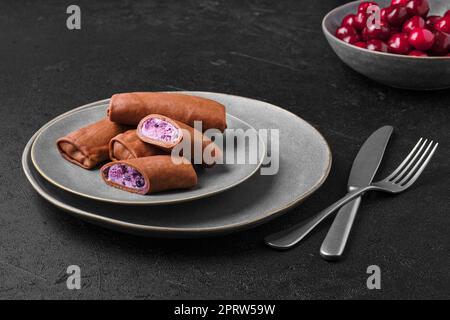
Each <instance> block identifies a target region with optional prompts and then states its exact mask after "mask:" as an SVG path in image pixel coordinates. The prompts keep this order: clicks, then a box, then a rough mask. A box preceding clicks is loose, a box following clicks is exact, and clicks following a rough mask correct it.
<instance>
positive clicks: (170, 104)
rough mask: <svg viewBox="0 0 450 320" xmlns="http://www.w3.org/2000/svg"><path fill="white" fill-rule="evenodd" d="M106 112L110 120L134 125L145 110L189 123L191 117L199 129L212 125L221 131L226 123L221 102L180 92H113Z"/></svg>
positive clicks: (192, 123)
mask: <svg viewBox="0 0 450 320" xmlns="http://www.w3.org/2000/svg"><path fill="white" fill-rule="evenodd" d="M107 114H108V117H109V119H110V120H111V121H114V122H117V123H122V124H127V125H137V124H138V123H139V122H140V121H141V119H142V118H144V117H146V116H147V115H149V114H162V115H165V116H167V117H169V118H171V119H174V120H177V121H180V122H183V123H186V124H188V125H190V126H191V127H193V126H194V121H201V122H202V130H203V131H205V130H207V129H212V128H214V129H218V130H220V131H221V132H223V131H224V130H225V129H226V127H227V123H226V114H225V106H224V105H222V104H220V103H218V102H216V101H213V100H210V99H206V98H201V97H195V96H190V95H186V94H180V93H163V92H131V93H119V94H115V95H113V96H112V97H111V100H110V103H109V107H108V111H107Z"/></svg>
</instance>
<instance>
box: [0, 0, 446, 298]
mask: <svg viewBox="0 0 450 320" xmlns="http://www.w3.org/2000/svg"><path fill="white" fill-rule="evenodd" d="M344 2H346V1H337V0H328V1H306V0H302V1H276V2H275V1H245V2H243V1H177V2H175V1H160V2H156V1H120V2H119V1H117V2H113V1H111V2H106V1H95V2H94V1H77V2H76V4H78V5H79V6H80V7H81V11H82V29H81V30H79V31H69V30H68V29H67V28H66V18H67V16H68V15H67V14H66V8H67V6H68V5H70V4H73V3H75V2H68V1H1V6H0V7H1V9H0V40H1V49H0V105H1V128H0V130H1V131H0V133H1V135H0V136H1V150H2V154H3V156H2V157H1V159H0V164H1V165H0V166H1V172H0V191H1V192H0V298H152V299H162V298H169V299H174V298H201V299H206V298H213V299H215V298H228V299H234V298H236V299H243V298H255V299H266V298H273V299H307V298H332V299H333V298H447V299H448V298H449V297H450V275H449V243H450V235H449V227H450V214H449V212H448V203H449V197H448V188H449V187H448V186H449V182H450V181H449V171H450V170H449V165H448V162H449V160H448V159H449V152H448V141H449V130H448V128H449V125H448V123H449V121H450V117H449V110H448V108H449V101H450V91H449V90H446V91H439V92H411V91H403V90H397V89H391V88H388V87H385V86H382V85H379V84H377V83H374V82H372V81H370V80H368V79H366V78H364V77H362V76H360V75H359V74H357V73H355V72H353V71H352V70H350V69H349V68H347V67H346V66H345V65H343V64H342V63H341V62H340V61H339V59H338V58H337V57H336V56H335V54H334V53H333V52H332V50H331V49H330V48H329V46H328V44H327V43H326V41H325V39H324V36H323V34H322V31H321V26H320V23H321V19H322V17H323V16H324V15H325V14H326V13H327V12H328V11H329V10H331V9H333V8H334V7H336V6H338V5H340V4H342V3H344ZM145 90H148V91H156V90H199V91H214V92H223V93H230V94H236V95H241V96H247V97H251V98H255V99H260V100H263V101H268V102H271V103H273V104H276V105H279V106H282V107H284V108H286V109H287V110H290V111H292V112H294V113H296V114H298V115H299V116H301V117H302V118H304V119H305V120H307V121H309V122H310V123H311V124H313V125H314V126H315V127H316V128H317V129H318V130H320V131H321V133H323V135H324V136H325V138H326V139H327V140H328V142H329V143H330V145H331V148H332V152H333V167H332V171H331V174H330V176H329V178H328V180H327V181H326V183H325V184H324V186H323V187H322V188H321V189H320V191H319V192H317V193H315V194H314V195H313V196H312V197H311V198H309V199H308V200H307V201H306V202H305V203H304V204H302V205H301V206H300V207H298V208H296V209H293V210H291V211H290V212H289V213H287V214H286V215H285V216H283V217H281V218H279V219H277V220H275V221H273V222H270V223H268V224H266V225H263V226H261V227H258V228H256V229H252V230H249V231H244V232H240V233H237V234H233V235H229V236H223V237H217V238H211V239H200V240H184V241H179V240H161V239H146V238H139V237H135V236H129V235H124V234H120V233H116V232H113V231H109V230H105V229H101V228H99V227H95V226H92V225H89V224H86V223H84V222H82V221H79V220H77V219H75V218H72V217H69V216H67V215H66V214H65V213H64V212H62V211H61V210H59V209H56V208H55V207H53V206H52V205H50V204H48V203H47V202H46V201H44V200H43V199H41V198H40V197H39V196H38V195H37V194H36V193H35V192H34V190H33V189H32V187H31V186H30V185H29V183H28V182H27V181H26V179H25V177H24V175H23V173H22V171H21V165H20V157H21V152H22V149H23V147H24V146H25V144H26V142H27V141H28V139H29V138H30V137H31V136H32V134H33V133H34V132H35V131H36V130H37V129H39V127H40V126H42V125H43V124H44V123H46V122H47V121H48V120H50V119H52V118H53V117H55V116H57V115H59V114H61V113H63V112H65V111H68V110H70V109H72V108H74V107H76V106H79V105H82V104H85V103H88V102H91V101H96V100H99V99H104V98H107V97H109V96H111V94H113V93H115V92H124V91H145ZM386 124H391V125H393V126H395V136H394V137H393V140H392V142H391V144H390V146H389V148H388V154H387V156H386V158H385V161H384V162H383V166H382V170H381V172H380V175H383V173H386V172H389V171H390V170H391V169H392V168H393V167H394V166H395V165H396V164H397V162H398V160H400V159H401V158H402V157H403V156H404V155H405V154H406V152H407V151H408V150H409V148H410V147H411V146H412V145H413V144H414V143H415V141H416V140H417V139H418V138H419V137H420V136H426V137H429V138H434V139H436V140H437V141H439V142H440V143H441V145H440V147H439V149H438V151H437V155H436V156H435V158H434V159H433V161H432V162H431V164H430V165H429V168H428V169H427V170H426V171H425V173H424V175H423V177H422V178H421V179H420V180H419V181H418V183H417V184H416V186H415V187H414V188H413V189H411V190H410V191H408V192H407V193H405V194H402V195H399V196H395V197H393V196H386V195H381V194H372V195H369V196H367V197H366V199H365V201H364V202H363V205H362V207H361V211H360V214H359V216H358V219H357V222H356V225H355V228H354V230H353V233H352V235H351V243H350V246H349V247H348V250H347V256H346V259H345V260H344V261H342V262H340V263H332V264H330V263H328V262H325V261H323V260H322V259H321V258H320V255H319V252H318V251H319V247H320V244H321V241H322V240H323V238H324V236H325V234H326V231H327V227H328V224H325V225H323V226H321V227H320V228H318V230H317V232H314V233H313V234H312V235H311V236H310V237H309V238H308V239H307V240H306V241H304V242H303V243H302V244H300V245H299V246H298V247H296V248H295V249H294V250H291V251H288V252H283V253H280V252H275V251H272V250H270V249H268V248H267V247H265V246H264V244H263V242H262V239H263V237H264V236H265V235H267V234H269V233H271V232H274V231H277V230H280V229H282V228H285V227H287V226H289V225H291V224H292V223H294V222H298V221H301V220H303V219H305V218H307V217H308V216H311V215H313V214H314V213H316V212H317V211H319V210H320V209H322V208H323V207H324V206H326V205H327V204H329V203H331V202H333V201H334V200H336V199H337V198H338V197H339V196H341V195H342V194H343V193H344V192H345V189H346V180H347V175H348V172H349V169H350V166H351V163H352V161H353V158H354V156H355V155H356V153H357V151H358V149H359V147H360V146H361V144H362V143H363V141H364V140H365V138H366V137H368V136H369V135H370V133H371V132H372V131H374V130H375V129H377V128H378V127H380V126H383V125H386ZM71 264H77V265H79V266H80V267H81V269H82V276H83V280H82V285H83V288H82V290H79V291H69V290H67V289H66V283H65V280H66V274H65V271H66V268H67V266H68V265H71ZM373 264H376V265H379V266H380V267H381V271H382V289H381V290H378V291H377V290H368V289H367V288H366V279H367V276H368V275H367V274H366V268H367V267H368V266H369V265H373Z"/></svg>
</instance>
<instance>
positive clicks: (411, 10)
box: [406, 0, 430, 17]
mask: <svg viewBox="0 0 450 320" xmlns="http://www.w3.org/2000/svg"><path fill="white" fill-rule="evenodd" d="M406 8H407V9H408V14H409V15H410V16H421V17H426V16H427V14H428V12H430V4H429V3H428V0H410V1H408V3H407V4H406Z"/></svg>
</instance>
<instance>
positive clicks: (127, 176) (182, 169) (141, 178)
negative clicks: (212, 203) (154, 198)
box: [100, 155, 197, 194]
mask: <svg viewBox="0 0 450 320" xmlns="http://www.w3.org/2000/svg"><path fill="white" fill-rule="evenodd" d="M173 160H176V159H172V157H171V156H169V155H159V156H151V157H144V158H136V159H129V160H122V161H115V162H110V163H107V164H105V165H104V166H103V167H102V168H101V169H100V174H101V176H102V178H103V180H104V181H105V182H106V184H108V185H110V186H113V187H116V188H119V189H122V190H125V191H128V192H134V193H139V194H148V193H154V192H159V191H165V190H172V189H188V188H192V187H194V186H195V185H197V174H196V173H195V170H194V168H193V166H192V164H191V163H189V162H186V161H182V160H180V159H178V160H179V161H173Z"/></svg>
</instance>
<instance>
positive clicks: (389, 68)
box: [322, 0, 450, 90]
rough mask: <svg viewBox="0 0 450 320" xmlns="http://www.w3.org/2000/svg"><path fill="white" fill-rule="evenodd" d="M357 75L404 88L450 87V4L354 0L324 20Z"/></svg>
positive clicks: (445, 0)
mask: <svg viewBox="0 0 450 320" xmlns="http://www.w3.org/2000/svg"><path fill="white" fill-rule="evenodd" d="M322 28H323V32H324V33H325V37H326V38H327V40H328V43H329V44H330V45H331V47H332V48H333V50H334V52H335V53H336V54H337V55H338V56H339V58H340V59H341V60H342V61H343V62H344V63H345V64H347V65H348V66H350V67H351V68H352V69H354V70H355V71H357V72H359V73H361V74H363V75H365V76H367V77H368V78H371V79H373V80H375V81H377V82H380V83H383V84H386V85H389V86H392V87H396V88H403V89H413V90H437V89H445V88H450V0H377V1H354V2H350V3H347V4H345V5H343V6H340V7H338V8H336V9H334V10H332V11H331V12H329V13H328V14H327V15H326V16H325V18H324V19H323V22H322Z"/></svg>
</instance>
